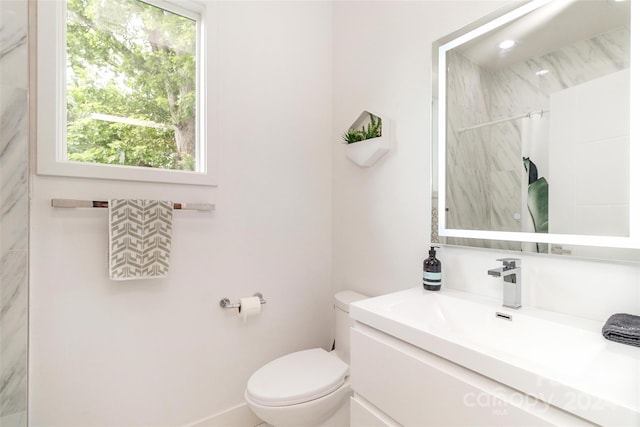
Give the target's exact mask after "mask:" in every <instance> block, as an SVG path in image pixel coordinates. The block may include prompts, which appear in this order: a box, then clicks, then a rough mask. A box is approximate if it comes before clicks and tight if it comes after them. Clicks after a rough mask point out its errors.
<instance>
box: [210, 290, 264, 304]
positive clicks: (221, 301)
mask: <svg viewBox="0 0 640 427" xmlns="http://www.w3.org/2000/svg"><path fill="white" fill-rule="evenodd" d="M253 296H254V297H258V298H260V304H266V303H267V302H266V301H265V300H264V298H263V297H262V294H261V293H260V292H256V293H255V294H253ZM220 307H222V308H240V303H239V302H238V303H236V304H231V300H230V299H229V298H222V299H221V300H220Z"/></svg>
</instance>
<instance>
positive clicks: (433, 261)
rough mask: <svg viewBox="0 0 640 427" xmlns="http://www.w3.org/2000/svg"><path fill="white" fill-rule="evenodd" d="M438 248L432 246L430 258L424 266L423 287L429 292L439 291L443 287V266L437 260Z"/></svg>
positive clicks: (425, 261)
mask: <svg viewBox="0 0 640 427" xmlns="http://www.w3.org/2000/svg"><path fill="white" fill-rule="evenodd" d="M437 247H438V246H431V249H430V250H429V258H427V259H425V260H424V263H423V265H422V267H423V269H422V286H423V287H424V288H425V289H426V290H427V291H439V290H440V286H441V285H442V264H440V261H439V260H438V258H436V249H435V248H437Z"/></svg>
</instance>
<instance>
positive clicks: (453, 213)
mask: <svg viewBox="0 0 640 427" xmlns="http://www.w3.org/2000/svg"><path fill="white" fill-rule="evenodd" d="M447 61H448V63H449V64H450V65H449V69H450V70H452V71H451V73H452V75H451V76H450V78H449V79H448V87H447V103H448V106H447V117H448V120H447V165H446V171H447V193H446V201H447V209H448V211H447V218H446V223H447V227H448V228H465V229H479V230H483V229H487V228H488V227H489V226H490V215H491V206H490V199H489V191H488V190H489V181H488V179H487V174H486V171H487V168H488V167H489V164H490V159H489V158H488V153H489V150H488V145H489V144H490V143H491V141H490V140H489V138H488V133H487V131H486V130H485V129H481V130H471V131H466V132H458V130H459V129H460V128H462V127H465V126H472V125H474V124H477V123H483V122H486V121H487V120H488V119H489V117H490V111H489V105H488V102H487V97H486V96H485V95H486V93H487V91H488V88H487V87H486V85H487V81H486V75H485V74H486V73H485V72H484V71H483V70H482V69H481V68H480V67H478V66H477V65H476V64H474V63H472V62H471V61H469V60H468V59H467V58H466V57H464V56H461V55H457V54H455V53H453V52H452V53H450V54H449V57H448V59H447ZM465 240H468V239H465ZM474 243H477V242H474V241H473V240H470V241H469V242H466V243H464V244H467V245H474Z"/></svg>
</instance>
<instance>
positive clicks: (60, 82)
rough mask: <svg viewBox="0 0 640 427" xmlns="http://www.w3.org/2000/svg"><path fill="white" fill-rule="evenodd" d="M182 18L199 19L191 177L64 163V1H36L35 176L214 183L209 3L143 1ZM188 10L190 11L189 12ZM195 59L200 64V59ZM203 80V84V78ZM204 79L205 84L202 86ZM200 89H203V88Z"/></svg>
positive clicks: (213, 58) (213, 84)
mask: <svg viewBox="0 0 640 427" xmlns="http://www.w3.org/2000/svg"><path fill="white" fill-rule="evenodd" d="M143 1H145V2H146V3H150V4H154V5H156V6H159V7H162V8H166V9H167V10H170V11H174V12H177V13H179V14H181V15H185V16H187V17H189V16H194V13H195V14H199V15H200V26H199V28H200V31H199V34H198V43H199V51H200V56H199V58H198V60H197V62H196V64H197V71H196V79H197V85H198V86H197V87H199V88H200V89H199V93H198V96H197V97H196V98H197V103H198V104H197V106H196V110H197V111H198V115H199V120H198V130H197V132H198V137H197V141H198V146H197V148H196V150H198V151H197V156H196V157H197V164H196V170H197V171H196V172H192V171H181V170H170V169H157V168H146V167H136V166H120V165H106V164H99V163H84V162H73V161H69V160H67V159H66V147H65V144H66V137H65V134H66V81H65V74H66V72H65V67H64V64H65V56H66V39H65V38H66V35H65V33H66V18H65V6H66V1H65V0H53V1H52V0H38V2H37V12H36V13H37V19H36V22H37V27H36V28H37V37H36V40H37V54H36V55H37V56H36V63H37V65H36V77H35V80H36V88H37V92H36V115H37V126H36V171H37V173H38V175H53V176H66V177H79V178H98V179H114V180H125V181H145V182H162V183H174V184H193V185H208V186H213V185H216V184H217V129H218V126H217V124H218V123H217V116H218V114H217V93H216V89H217V85H216V82H217V75H216V72H217V69H218V67H217V52H216V46H217V40H216V35H217V32H216V31H215V29H214V28H213V25H214V23H215V19H214V16H215V12H216V10H215V7H216V4H215V2H212V3H207V4H206V5H205V4H204V3H201V2H195V1H191V0H189V1H178V0H176V1H171V2H170V1H167V0H143ZM190 11H192V12H190ZM200 59H201V60H200ZM205 76H206V79H205ZM205 80H206V82H205ZM203 86H204V89H203Z"/></svg>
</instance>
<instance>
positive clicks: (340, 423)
mask: <svg viewBox="0 0 640 427" xmlns="http://www.w3.org/2000/svg"><path fill="white" fill-rule="evenodd" d="M351 394H352V392H351V386H350V382H349V381H346V382H345V383H344V384H343V385H342V386H341V387H340V388H339V389H338V390H336V391H334V392H333V393H330V394H329V395H327V396H324V397H321V398H320V399H316V400H313V401H311V402H305V403H301V404H297V405H290V406H281V407H273V406H262V405H257V404H255V403H253V402H251V400H250V399H248V398H247V395H246V393H245V399H246V401H247V403H248V405H249V408H251V410H252V411H253V412H254V413H255V414H256V415H257V416H258V418H260V419H261V420H263V421H264V422H266V423H267V424H268V425H270V426H273V427H287V426H290V427H293V426H295V427H349V396H351Z"/></svg>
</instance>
